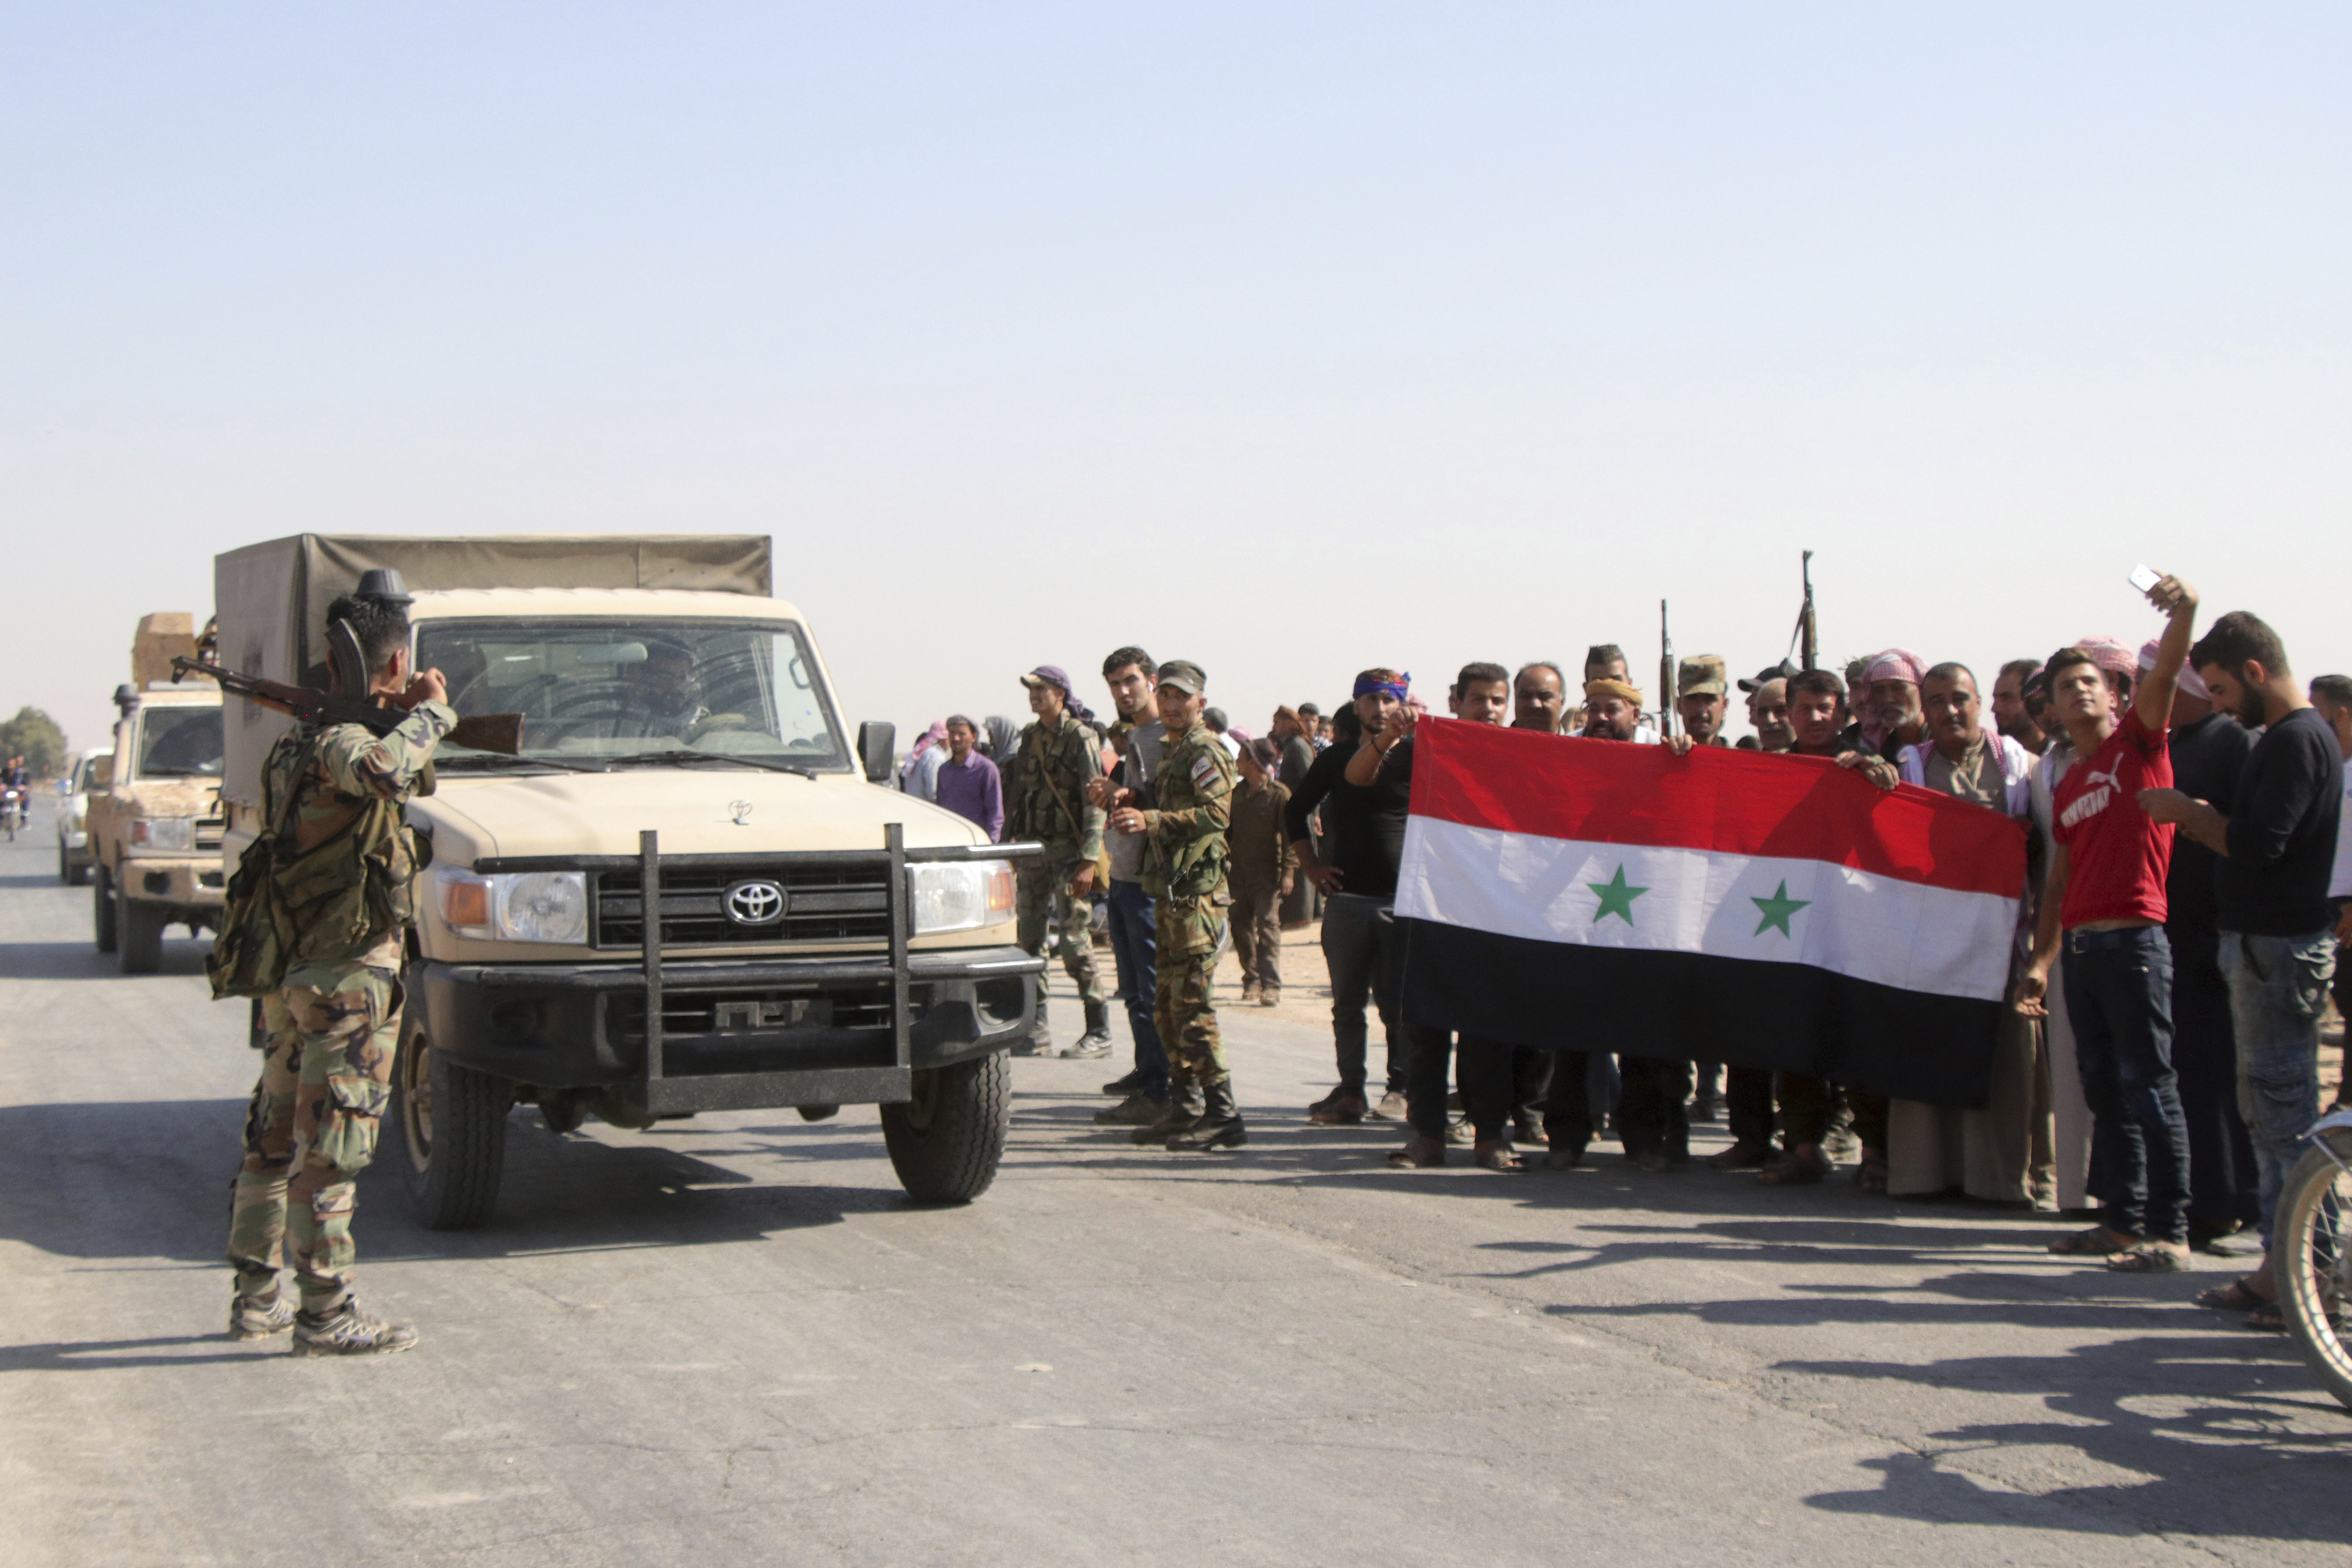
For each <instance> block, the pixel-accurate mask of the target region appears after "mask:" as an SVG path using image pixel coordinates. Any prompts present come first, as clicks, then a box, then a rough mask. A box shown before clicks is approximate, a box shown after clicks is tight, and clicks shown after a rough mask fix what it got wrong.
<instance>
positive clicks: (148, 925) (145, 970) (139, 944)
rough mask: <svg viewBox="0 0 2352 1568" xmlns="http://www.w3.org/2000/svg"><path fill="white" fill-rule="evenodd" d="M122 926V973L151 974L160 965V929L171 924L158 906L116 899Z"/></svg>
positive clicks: (161, 956)
mask: <svg viewBox="0 0 2352 1568" xmlns="http://www.w3.org/2000/svg"><path fill="white" fill-rule="evenodd" d="M116 910H117V912H116V915H115V919H116V920H118V921H121V926H122V973H125V974H152V973H155V972H156V971H157V970H159V969H161V968H163V928H164V926H166V925H168V924H169V923H171V922H170V921H169V920H167V919H166V917H165V911H164V910H163V908H162V907H161V906H160V905H156V904H142V903H141V902H139V901H138V900H135V899H134V900H129V901H128V902H122V901H120V900H118V902H117V905H116Z"/></svg>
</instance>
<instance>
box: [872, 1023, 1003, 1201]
mask: <svg viewBox="0 0 2352 1568" xmlns="http://www.w3.org/2000/svg"><path fill="white" fill-rule="evenodd" d="M914 1078H915V1084H914V1088H915V1095H914V1098H913V1099H912V1100H908V1101H906V1102H905V1103H904V1104H900V1105H886V1106H884V1107H883V1108H882V1141H883V1142H884V1143H885V1144H887V1146H888V1148H889V1150H890V1164H891V1167H892V1168H893V1169H895V1170H896V1171H897V1172H898V1182H899V1184H900V1185H902V1186H904V1187H905V1188H906V1189H907V1195H908V1197H910V1198H912V1199H914V1200H915V1201H916V1202H917V1203H919V1204H968V1203H970V1202H971V1200H972V1199H974V1198H976V1197H978V1196H980V1194H982V1193H984V1192H986V1191H988V1184H989V1183H991V1182H992V1181H994V1180H995V1179H996V1164H997V1162H998V1161H1000V1160H1002V1159H1003V1157H1004V1134H1005V1131H1006V1130H1007V1129H1008V1128H1009V1127H1010V1126H1011V1125H1012V1121H1013V1094H1012V1089H1013V1074H1012V1072H1011V1071H1010V1070H1009V1069H1008V1068H1007V1067H1006V1066H1005V1061H1004V1053H1003V1051H991V1052H989V1053H988V1054H987V1055H986V1056H983V1057H974V1058H971V1059H970V1060H969V1061H961V1062H956V1063H953V1064H952V1065H950V1066H948V1067H943V1068H917V1069H916V1071H915V1075H914Z"/></svg>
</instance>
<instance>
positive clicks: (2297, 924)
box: [2140, 610, 2344, 1323]
mask: <svg viewBox="0 0 2352 1568" xmlns="http://www.w3.org/2000/svg"><path fill="white" fill-rule="evenodd" d="M2189 663H2190V664H2191V665H2192V666H2193V667H2194V668H2196V670H2197V673H2198V674H2199V675H2200V676H2202V677H2203V678H2204V679H2205V684H2206V685H2207V686H2208V687H2210V688H2211V689H2212V693H2213V704H2214V706H2215V707H2217V708H2219V709H2220V710H2222V711H2223V712H2225V713H2233V714H2235V715H2236V716H2237V718H2238V721H2240V722H2241V723H2243V724H2246V725H2249V726H2252V725H2256V724H2261V725H2266V726H2267V728H2266V729H2265V730H2264V731H2263V738H2262V739H2261V740H2260V741H2258V742H2255V743H2254V749H2253V752H2252V754H2251V755H2250V756H2248V757H2247V759H2246V765H2245V770H2244V772H2242V773H2240V774H2239V776H2238V785H2237V793H2236V795H2235V797H2234V799H2233V800H2232V802H2231V809H2230V811H2229V812H2228V813H2226V814H2224V813H2223V812H2221V811H2220V810H2218V809H2216V808H2215V807H2214V806H2213V805H2211V804H2210V803H2209V802H2206V801H2202V800H2198V799H2196V798H2194V797H2192V796H2190V795H2187V794H2185V793H2183V792H2182V791H2180V790H2178V789H2151V790H2143V791H2141V792H2140V809H2141V810H2143V811H2145V812H2146V813H2147V816H2149V818H2150V819H2151V820H2154V821H2157V822H2170V823H2174V824H2177V825H2178V826H2179V828H2180V831H2181V834H2183V835H2186V836H2187V837H2190V838H2193V839H2195V840H2196V841H2197V842H2199V843H2200V844H2202V845H2204V846H2205V847H2207V848H2209V849H2210V850H2212V851H2213V852H2214V853H2215V854H2216V855H2218V856H2220V857H2221V860H2220V863H2219V864H2218V865H2217V866H2216V868H2215V874H2214V880H2213V886H2214V892H2215V894H2216V896H2217V903H2218V908H2217V910H2216V918H2217V921H2218V923H2219V925H2220V927H2221V973H2222V974H2223V975H2224V976H2226V977H2227V979H2228V981H2229V984H2230V1012H2231V1019H2232V1021H2233V1022H2234V1023H2235V1025H2236V1027H2237V1037H2238V1100H2239V1103H2240V1104H2241V1105H2242V1106H2243V1107H2244V1108H2245V1110H2246V1130H2247V1131H2248V1132H2250V1133H2251V1134H2252V1139H2253V1145H2254V1163H2255V1168H2256V1171H2257V1173H2258V1175H2259V1178H2260V1188H2259V1193H2258V1195H2257V1202H2258V1205H2259V1208H2258V1217H2259V1218H2260V1221H2261V1224H2262V1229H2263V1244H2264V1246H2265V1247H2267V1246H2268V1244H2269V1242H2270V1239H2271V1230H2272V1226H2273V1223H2274V1222H2275V1220H2276V1218H2277V1210H2278V1197H2279V1189H2280V1187H2281V1186H2282V1184H2284V1181H2285V1178H2286V1173H2287V1171H2288V1169H2289V1168H2290V1167H2292V1166H2293V1165H2294V1162H2295V1161H2296V1159H2298V1158H2299V1157H2300V1156H2301V1154H2302V1152H2303V1136H2304V1134H2305V1132H2307V1131H2310V1129H2311V1124H2312V1123H2313V1122H2314V1121H2317V1120H2318V1118H2319V1015H2320V1013H2321V1011H2322V1010H2323V1009H2324V1007H2325V1005H2326V993H2327V982H2328V980H2329V978H2330V977H2331V976H2332V975H2333V974H2334V973H2335V972H2336V944H2335V937H2334V930H2335V921H2334V919H2333V915H2334V910H2333V909H2332V908H2331V907H2330V905H2329V903H2328V899H2327V882H2328V876H2329V873H2330V871H2331V870H2332V869H2333V868H2334V866H2335V861H2336V825H2337V822H2338V821H2339V819H2340V817H2341V815H2342V808H2343V800H2344V759H2343V757H2342V755H2341V754H2340V753H2339V752H2337V750H2336V734H2335V731H2333V730H2331V729H2330V728H2329V727H2328V725H2327V722H2326V720H2324V719H2322V718H2321V717H2320V716H2319V714H2318V713H2317V712H2316V711H2315V710H2314V709H2313V708H2312V706H2311V704H2310V702H2309V701H2308V700H2305V697H2304V694H2303V689H2302V687H2301V686H2300V685H2299V684H2297V682H2296V681H2295V679H2294V675H2293V673H2292V672H2291V671H2289V670H2288V668H2287V663H2286V649H2285V647H2284V645H2283V644H2282V643H2281V642H2280V641H2279V636H2278V634H2277V633H2276V632H2274V631H2273V630H2272V629H2271V628H2270V627H2269V626H2267V625H2265V624H2264V623H2263V621H2262V620H2261V619H2260V618H2258V617H2257V616H2252V615H2249V614H2248V613H2246V612H2245V611H2243V610H2233V611H2231V613H2230V614H2228V615H2226V616H2222V617H2221V619H2220V620H2218V621H2216V622H2214V623H2213V627H2212V629H2211V630H2210V631H2209V632H2207V633H2206V634H2205V636H2204V637H2203V639H2202V640H2200V642H2199V643H2198V644H2197V646H2196V647H2195V648H2194V649H2192V650H2191V651H2190V653H2189ZM2234 1289H2235V1291H2236V1293H2237V1294H2236V1298H2234V1299H2231V1297H2230V1291H2229V1289H2224V1290H2222V1291H2220V1292H2210V1293H2209V1294H2210V1295H2211V1296H2212V1298H2213V1300H2211V1301H2210V1304H2211V1305H2216V1306H2255V1307H2258V1309H2259V1310H2261V1311H2262V1312H2263V1318H2262V1320H2261V1321H2265V1322H2273V1323H2274V1322H2276V1321H2278V1319H2277V1315H2276V1314H2277V1307H2276V1305H2275V1304H2274V1303H2275V1298H2276V1296H2277V1286H2276V1283H2275V1280H2274V1279H2273V1273H2272V1267H2271V1259H2270V1257H2269V1255H2268V1253H2267V1252H2265V1254H2264V1256H2263V1264H2262V1267H2261V1268H2258V1269H2256V1270H2255V1272H2254V1273H2253V1274H2252V1275H2251V1276H2249V1277H2248V1278H2247V1279H2242V1280H2240V1281H2239V1282H2238V1284H2237V1285H2236V1287H2234Z"/></svg>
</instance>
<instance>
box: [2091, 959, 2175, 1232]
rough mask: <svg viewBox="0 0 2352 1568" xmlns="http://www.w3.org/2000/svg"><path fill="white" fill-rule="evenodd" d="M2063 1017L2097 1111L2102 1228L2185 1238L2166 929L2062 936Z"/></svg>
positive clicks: (2094, 1155)
mask: <svg viewBox="0 0 2352 1568" xmlns="http://www.w3.org/2000/svg"><path fill="white" fill-rule="evenodd" d="M2060 973H2062V974H2063V975H2064V976H2065V984H2066V1016H2067V1017H2068V1018H2069V1019H2070V1020H2071V1021H2072V1022H2073V1024H2074V1060H2075V1065H2076V1066H2077V1067H2078V1068H2080V1069H2081V1071H2082V1075H2083V1098H2084V1100H2086V1101H2087V1102H2089V1105H2090V1108H2091V1182H2090V1185H2091V1195H2092V1196H2093V1197H2095V1198H2096V1199H2098V1200H2099V1223H2100V1224H2102V1225H2105V1226H2107V1228H2109V1229H2110V1230H2118V1231H2121V1232H2122V1233H2123V1234H2124V1235H2126V1236H2137V1237H2147V1239H2148V1240H2150V1241H2183V1242H2185V1241H2187V1240H2188V1239H2189V1119H2188V1118H2187V1117H2186V1116H2184V1115H2182V1114H2181V1110H2180V1080H2179V1078H2178V1077H2176V1076H2175V1075H2174V1073H2173V1070H2172V946H2171V943H2169V942H2167V941H2166V940H2165V935H2164V928H2163V927H2162V926H2133V927H2130V928H2128V929H2126V930H2124V931H2068V932H2067V933H2066V963H2065V966H2064V967H2063V969H2062V970H2061V971H2060Z"/></svg>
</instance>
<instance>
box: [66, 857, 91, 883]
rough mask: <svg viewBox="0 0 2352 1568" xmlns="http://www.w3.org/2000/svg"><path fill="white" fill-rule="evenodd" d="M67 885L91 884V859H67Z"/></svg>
mask: <svg viewBox="0 0 2352 1568" xmlns="http://www.w3.org/2000/svg"><path fill="white" fill-rule="evenodd" d="M66 886H67V887H68V888H87V887H89V861H87V860H70V859H69V860H68V861H67V863H66Z"/></svg>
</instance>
